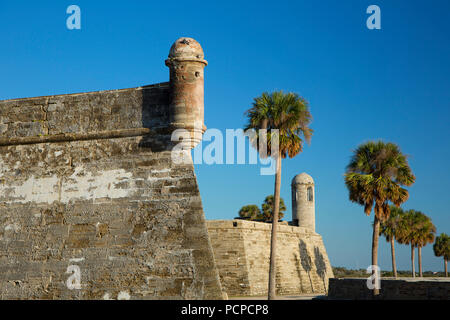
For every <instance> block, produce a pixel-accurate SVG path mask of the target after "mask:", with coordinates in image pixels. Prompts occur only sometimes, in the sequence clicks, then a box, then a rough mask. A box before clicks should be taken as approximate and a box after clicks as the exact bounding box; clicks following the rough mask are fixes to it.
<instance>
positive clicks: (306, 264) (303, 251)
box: [298, 240, 314, 293]
mask: <svg viewBox="0 0 450 320" xmlns="http://www.w3.org/2000/svg"><path fill="white" fill-rule="evenodd" d="M298 249H299V252H300V263H301V265H302V267H303V270H305V271H306V273H307V274H308V278H309V282H310V284H311V292H312V293H314V286H313V283H312V279H311V270H312V259H311V257H310V255H309V253H308V247H307V246H306V243H305V241H303V240H300V242H299V243H298ZM302 291H303V290H302Z"/></svg>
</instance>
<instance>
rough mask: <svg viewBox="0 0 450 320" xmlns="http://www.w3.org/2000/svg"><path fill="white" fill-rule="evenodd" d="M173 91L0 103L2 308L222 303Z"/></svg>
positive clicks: (162, 88) (157, 88)
mask: <svg viewBox="0 0 450 320" xmlns="http://www.w3.org/2000/svg"><path fill="white" fill-rule="evenodd" d="M170 90H171V89H170V85H169V83H161V84H157V85H152V86H147V87H139V88H133V89H125V90H113V91H103V92H93V93H82V94H70V95H60V96H48V97H38V98H27V99H15V100H6V101H0V134H1V136H0V298H1V299H102V298H104V299H108V298H110V299H116V298H125V299H127V298H131V299H220V298H222V292H221V286H220V282H219V277H218V274H217V271H216V268H215V264H214V259H213V253H212V249H211V245H210V241H209V237H208V233H207V229H206V225H205V219H204V213H203V209H202V202H201V198H200V194H199V190H198V186H197V181H196V177H195V174H194V168H193V165H192V162H191V163H188V164H184V165H175V164H174V163H173V162H172V161H171V152H170V150H171V148H172V144H171V142H170V132H171V131H170V128H169V111H168V110H169V96H170ZM74 265H75V266H78V267H79V269H80V272H81V288H80V289H73V290H70V289H69V288H68V286H67V284H66V282H67V280H68V278H69V277H71V275H73V274H72V273H71V272H70V273H66V272H67V270H68V267H69V266H74ZM72 268H73V267H72ZM75 268H76V267H75ZM72 270H73V269H72Z"/></svg>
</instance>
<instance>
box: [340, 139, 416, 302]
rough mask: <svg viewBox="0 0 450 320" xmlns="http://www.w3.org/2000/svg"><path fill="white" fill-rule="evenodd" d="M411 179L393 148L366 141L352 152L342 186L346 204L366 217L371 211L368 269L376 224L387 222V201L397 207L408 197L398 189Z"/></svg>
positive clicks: (376, 236) (375, 256)
mask: <svg viewBox="0 0 450 320" xmlns="http://www.w3.org/2000/svg"><path fill="white" fill-rule="evenodd" d="M415 179H416V178H415V177H414V175H413V174H412V171H411V168H410V167H409V164H408V161H407V159H406V156H405V155H404V154H403V153H402V152H401V151H400V148H399V147H398V146H397V145H396V144H393V143H390V142H388V143H385V142H383V141H369V142H367V143H364V144H362V145H360V146H359V147H358V148H357V149H356V150H355V151H354V153H353V156H352V158H351V160H350V163H349V164H348V166H347V171H346V173H345V184H346V186H347V188H348V190H349V198H350V201H352V202H356V203H358V204H360V205H362V206H364V212H365V213H366V215H368V216H369V215H370V213H371V212H372V208H373V209H374V213H375V214H374V221H373V234H372V265H375V266H376V265H378V239H379V234H380V223H381V222H382V221H385V220H387V219H388V218H389V214H390V207H389V201H390V202H392V203H393V204H395V205H396V206H397V207H398V206H400V205H401V204H402V203H403V202H405V201H406V200H407V199H408V197H409V193H408V191H407V190H406V189H405V188H402V186H410V185H412V184H413V183H414V181H415ZM375 272H376V270H373V276H374V277H375V276H376V274H375ZM379 293H380V292H379V289H376V288H375V289H374V290H373V294H374V295H378V294H379Z"/></svg>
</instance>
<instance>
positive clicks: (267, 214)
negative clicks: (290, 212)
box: [262, 195, 286, 221]
mask: <svg viewBox="0 0 450 320" xmlns="http://www.w3.org/2000/svg"><path fill="white" fill-rule="evenodd" d="M273 199H274V196H273V195H270V196H267V197H266V199H264V203H263V204H262V215H263V219H264V220H265V221H272V219H273V207H274V206H273ZM285 211H286V205H285V204H284V200H283V198H281V197H280V205H279V212H278V220H281V219H283V216H284V212H285Z"/></svg>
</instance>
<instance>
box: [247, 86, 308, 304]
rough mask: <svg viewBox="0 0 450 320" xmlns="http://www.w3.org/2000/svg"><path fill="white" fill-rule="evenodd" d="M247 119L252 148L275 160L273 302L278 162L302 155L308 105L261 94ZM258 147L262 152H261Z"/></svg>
mask: <svg viewBox="0 0 450 320" xmlns="http://www.w3.org/2000/svg"><path fill="white" fill-rule="evenodd" d="M246 115H247V116H248V124H247V125H246V127H245V130H249V129H255V130H257V131H258V135H257V136H256V137H254V138H253V139H251V140H252V141H251V142H252V144H253V146H254V147H255V148H256V149H257V150H258V151H259V152H260V154H262V156H265V155H264V152H263V151H266V152H267V155H269V156H271V157H272V158H273V159H275V160H276V174H275V192H274V202H273V219H272V235H271V244H270V267H269V289H268V299H269V300H272V299H275V297H276V293H275V274H276V272H275V268H276V265H275V257H276V240H277V226H278V213H279V209H280V207H279V204H280V188H281V159H282V158H286V156H289V157H290V158H292V157H294V156H296V155H297V154H299V153H300V152H302V150H303V139H302V138H301V136H303V138H304V140H305V141H306V142H307V143H309V142H310V140H311V136H312V129H311V128H309V124H310V122H311V120H312V117H311V113H310V112H309V105H308V102H307V101H306V100H305V99H303V98H302V97H300V96H298V95H297V94H295V93H284V92H282V91H277V92H273V93H270V94H269V93H267V92H264V93H263V94H262V95H261V96H259V97H257V98H255V99H254V101H253V105H252V107H251V108H250V109H249V110H247V111H246ZM261 129H263V130H267V133H266V134H265V135H264V131H260V130H261ZM272 130H274V131H272ZM277 130H278V131H277ZM260 133H262V135H264V137H263V141H259V135H260ZM260 142H262V143H260ZM277 142H278V143H277ZM260 145H262V146H263V148H264V149H262V150H261V149H260ZM272 145H274V146H278V148H276V147H274V150H271V149H272V148H271V147H272Z"/></svg>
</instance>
